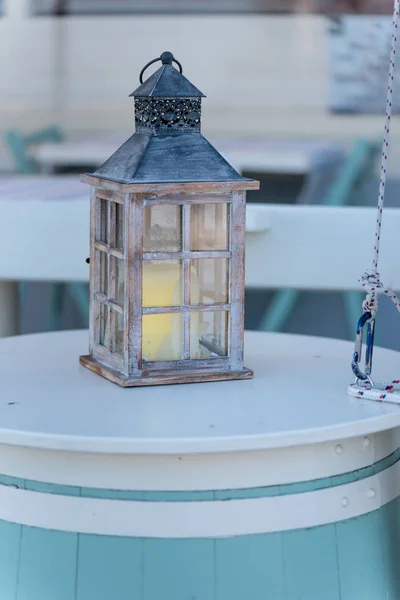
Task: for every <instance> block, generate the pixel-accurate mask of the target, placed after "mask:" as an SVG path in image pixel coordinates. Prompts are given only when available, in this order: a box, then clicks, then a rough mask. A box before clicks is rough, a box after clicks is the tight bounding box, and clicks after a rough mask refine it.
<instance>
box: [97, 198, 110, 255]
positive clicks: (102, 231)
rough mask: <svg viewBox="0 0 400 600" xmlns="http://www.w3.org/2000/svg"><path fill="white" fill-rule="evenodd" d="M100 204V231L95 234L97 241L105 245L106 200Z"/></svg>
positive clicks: (106, 232) (106, 236)
mask: <svg viewBox="0 0 400 600" xmlns="http://www.w3.org/2000/svg"><path fill="white" fill-rule="evenodd" d="M99 202H100V231H98V232H97V240H98V241H100V242H104V243H105V244H107V242H108V200H99Z"/></svg>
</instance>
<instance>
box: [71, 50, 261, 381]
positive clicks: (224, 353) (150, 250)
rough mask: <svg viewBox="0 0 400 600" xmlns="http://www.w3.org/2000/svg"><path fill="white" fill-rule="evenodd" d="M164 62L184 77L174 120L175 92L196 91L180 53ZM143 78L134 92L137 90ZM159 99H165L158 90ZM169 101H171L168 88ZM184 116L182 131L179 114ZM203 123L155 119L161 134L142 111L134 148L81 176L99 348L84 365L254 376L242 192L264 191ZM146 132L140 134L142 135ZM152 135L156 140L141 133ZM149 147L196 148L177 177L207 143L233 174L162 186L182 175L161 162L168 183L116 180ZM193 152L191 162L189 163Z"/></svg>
mask: <svg viewBox="0 0 400 600" xmlns="http://www.w3.org/2000/svg"><path fill="white" fill-rule="evenodd" d="M166 55H167V58H168V60H166V59H165V56H166ZM163 57H164V60H163V67H161V69H160V70H159V71H162V73H164V76H166V77H167V78H168V77H169V76H171V77H172V78H175V79H176V77H177V76H178V77H179V78H181V79H182V80H183V83H181V80H180V79H178V84H179V85H177V83H176V81H175V82H174V88H173V90H172V91H169V93H168V97H167V102H168V103H171V102H172V103H173V110H174V111H175V112H174V113H173V114H174V115H175V114H176V101H175V98H176V97H177V96H174V94H173V93H174V92H176V89H177V88H178V90H179V86H180V85H184V86H185V85H186V88H185V89H184V94H185V98H187V94H188V90H187V84H186V82H187V80H186V79H185V78H184V77H183V75H181V74H179V73H178V72H177V71H176V69H175V68H174V67H173V66H172V60H173V57H172V55H169V53H164V55H162V57H161V58H163ZM171 57H172V58H171ZM171 70H172V71H171ZM159 71H157V72H156V73H158V74H159ZM165 71H166V73H165ZM153 77H154V76H153ZM150 79H152V78H150ZM187 83H188V84H189V85H190V86H191V85H192V84H190V83H189V82H187ZM146 84H147V82H145V84H143V85H142V86H141V88H139V89H138V90H137V91H136V92H135V93H134V95H135V96H139V97H140V90H141V89H143V88H144V86H146ZM164 87H165V86H164ZM193 90H196V91H197V92H198V90H197V88H194V86H192V88H191V89H190V90H189V92H190V94H191V97H193V94H194V91H193ZM145 92H146V89H145ZM163 94H165V90H164V91H163ZM198 94H201V92H198ZM144 96H145V97H148V95H145V94H144ZM178 98H179V96H178ZM189 98H190V97H189ZM152 102H153V103H154V101H152ZM156 102H157V103H158V104H159V103H160V99H159V96H157V100H156ZM161 102H162V104H163V106H164V107H165V103H166V98H165V95H163V96H162V100H161ZM178 102H182V100H181V99H180V98H179V101H178ZM179 119H180V128H182V116H180V117H179ZM198 121H200V117H199V118H198ZM168 126H169V127H170V125H168ZM184 126H185V127H187V122H185V121H184ZM190 126H191V127H193V125H190ZM197 126H198V127H199V122H198V124H197V123H196V124H195V127H194V132H193V131H190V133H189V135H190V136H192V137H191V138H189V139H188V138H187V131H186V129H184V132H181V130H180V129H178V132H176V131H174V130H173V135H172V136H171V131H170V129H167V130H166V131H165V130H164V129H163V124H162V123H161V125H159V123H157V127H158V129H157V131H156V133H154V123H153V128H151V129H150V131H149V129H148V128H147V129H146V128H145V127H144V128H143V129H144V131H143V129H141V127H140V123H139V126H138V118H137V119H136V129H137V133H136V134H135V135H134V136H132V138H130V140H128V142H127V143H126V144H125V145H124V146H125V149H124V146H122V147H121V149H119V150H118V151H117V152H116V153H115V155H113V157H111V159H110V160H109V161H108V162H107V163H105V165H103V167H101V168H100V169H99V170H98V171H97V172H96V173H94V174H93V175H84V176H83V177H82V180H83V181H84V182H86V183H89V184H90V185H91V241H90V350H89V355H88V356H82V357H81V358H80V361H81V364H83V365H84V366H86V367H88V368H89V369H91V370H93V371H95V372H96V373H98V374H100V375H102V376H104V377H106V378H107V379H110V380H111V381H114V382H115V383H118V384H119V385H122V386H136V385H155V384H168V383H184V382H201V381H216V380H223V379H246V378H250V377H252V375H253V373H252V371H251V370H250V369H247V368H245V367H244V366H243V337H244V246H245V221H246V202H245V196H246V190H248V189H258V187H259V183H258V182H256V181H253V180H249V179H246V178H243V177H241V176H240V175H238V174H237V173H236V171H234V170H233V169H232V167H230V165H229V164H228V163H226V161H225V160H224V159H223V158H222V157H221V156H220V155H219V154H218V153H217V152H216V151H215V149H213V148H212V147H211V146H210V145H209V144H208V142H206V141H205V139H204V138H203V137H202V136H201V135H200V133H197V131H198V129H197ZM138 134H139V137H140V135H141V134H142V137H141V138H140V139H139V140H138V139H137V138H135V136H138ZM144 135H147V136H150V137H151V140H150V138H149V139H147V138H145V139H143V136H144ZM185 135H186V137H182V136H185ZM153 136H154V137H153ZM197 136H200V137H197ZM171 139H172V142H171ZM132 140H133V141H132ZM138 142H139V144H138ZM150 142H151V143H154V144H155V146H156V147H157V148H158V147H159V146H160V144H161V145H162V146H165V144H167V145H168V144H170V145H171V143H172V144H173V147H171V148H170V149H169V151H167V152H166V157H167V160H169V161H170V158H171V154H172V153H173V152H174V151H176V152H178V153H179V152H180V144H183V145H184V146H185V144H188V143H189V144H198V145H199V148H200V150H199V148H198V151H197V152H194V153H193V156H191V155H190V153H188V152H187V151H186V152H185V153H184V158H182V157H181V156H180V158H179V160H178V162H177V164H178V169H180V171H181V173H180V174H182V173H183V174H185V168H186V169H187V170H188V174H189V173H190V174H192V173H194V174H196V167H195V168H193V164H192V163H193V161H195V162H198V161H199V160H200V163H199V164H200V165H201V167H202V168H203V166H202V165H203V162H206V163H207V159H208V155H206V154H204V156H203V157H202V156H201V150H202V148H203V147H205V148H206V153H211V154H212V155H211V161H209V164H210V165H211V176H212V175H213V174H214V173H215V169H216V168H217V169H219V170H218V171H217V174H219V173H220V172H221V170H222V172H223V173H224V175H225V180H224V181H215V180H212V179H211V177H210V181H206V180H204V179H205V177H206V174H204V173H203V171H200V173H201V177H202V180H200V181H196V180H195V177H193V181H184V182H182V183H180V182H178V181H165V178H168V175H170V176H171V179H174V178H175V175H174V169H173V168H172V169H171V172H170V173H168V171H167V172H166V169H165V168H163V169H162V172H163V173H164V175H163V177H164V181H155V182H151V183H148V182H147V181H146V179H145V178H146V177H147V173H146V174H145V175H144V176H142V180H140V177H139V176H138V177H137V182H136V180H135V178H130V180H129V181H127V178H126V177H124V178H122V180H121V177H120V174H119V176H118V180H111V179H110V178H109V172H110V171H111V172H112V173H115V172H116V170H118V169H120V168H121V165H122V167H123V168H125V163H124V160H125V157H126V155H128V156H129V159H128V161H127V163H128V164H129V169H131V161H132V158H131V157H132V150H131V148H132V146H133V147H134V152H135V151H136V150H135V149H136V147H137V146H140V153H141V154H140V158H141V159H143V144H145V145H147V146H148V145H149V144H150ZM204 143H206V144H207V146H204ZM127 144H128V145H130V146H129V151H128V152H127V150H126V145H127ZM147 146H146V147H147ZM186 150H187V147H186ZM199 153H200V156H199ZM203 153H204V151H203ZM150 156H151V152H150ZM157 156H158V157H160V153H159V152H158V154H157ZM161 156H163V155H161ZM185 157H189V165H186V166H185V160H186V158H185ZM146 160H147V158H146V157H145V160H140V161H139V160H136V163H135V164H143V162H144V163H145V161H146ZM215 163H217V164H215ZM170 164H171V161H170ZM157 168H158V163H157ZM213 170H214V172H213ZM150 171H151V169H150ZM150 176H151V175H150ZM153 177H154V174H153ZM143 180H144V181H143Z"/></svg>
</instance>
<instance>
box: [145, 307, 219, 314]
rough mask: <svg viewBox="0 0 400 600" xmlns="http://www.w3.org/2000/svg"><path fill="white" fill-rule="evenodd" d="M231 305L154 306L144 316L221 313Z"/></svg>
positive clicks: (146, 310) (146, 309)
mask: <svg viewBox="0 0 400 600" xmlns="http://www.w3.org/2000/svg"><path fill="white" fill-rule="evenodd" d="M230 307H231V305H230V304H182V305H181V306H154V307H148V308H143V314H144V315H159V314H163V313H165V314H167V313H177V312H210V311H211V310H212V312H221V311H227V310H230Z"/></svg>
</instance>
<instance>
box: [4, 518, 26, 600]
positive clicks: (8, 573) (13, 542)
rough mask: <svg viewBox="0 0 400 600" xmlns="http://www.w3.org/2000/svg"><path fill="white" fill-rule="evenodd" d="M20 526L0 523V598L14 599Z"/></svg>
mask: <svg viewBox="0 0 400 600" xmlns="http://www.w3.org/2000/svg"><path fill="white" fill-rule="evenodd" d="M21 531H22V530H21V525H17V524H15V523H6V522H5V521H0V598H4V599H5V600H6V599H8V598H12V599H14V598H16V590H17V572H18V561H19V550H20V541H21Z"/></svg>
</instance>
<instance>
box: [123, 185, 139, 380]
mask: <svg viewBox="0 0 400 600" xmlns="http://www.w3.org/2000/svg"><path fill="white" fill-rule="evenodd" d="M128 202H129V204H128V210H127V221H126V222H127V227H126V228H125V229H126V230H127V236H128V247H127V271H126V272H127V281H126V289H127V294H128V295H127V297H126V310H127V314H128V317H127V321H126V327H127V336H128V370H127V373H128V375H129V376H137V375H138V374H139V373H140V372H141V370H142V281H143V266H142V262H143V212H144V211H143V194H136V195H130V196H129V201H128Z"/></svg>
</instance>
